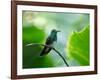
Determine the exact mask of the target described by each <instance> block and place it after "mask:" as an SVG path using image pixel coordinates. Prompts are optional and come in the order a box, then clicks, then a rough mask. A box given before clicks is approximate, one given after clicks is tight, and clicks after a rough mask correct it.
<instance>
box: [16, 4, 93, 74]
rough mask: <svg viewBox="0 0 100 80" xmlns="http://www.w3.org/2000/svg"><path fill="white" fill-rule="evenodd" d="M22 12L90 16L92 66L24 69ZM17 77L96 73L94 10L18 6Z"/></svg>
mask: <svg viewBox="0 0 100 80" xmlns="http://www.w3.org/2000/svg"><path fill="white" fill-rule="evenodd" d="M22 10H32V11H49V12H73V13H88V14H90V26H91V28H90V44H91V46H90V53H91V54H90V66H79V67H63V68H42V69H41V68H40V69H39V68H38V69H36V68H34V69H22ZM17 37H18V38H17V43H18V45H17V75H28V74H45V73H62V72H82V71H94V10H93V9H78V8H60V7H44V6H26V5H17Z"/></svg>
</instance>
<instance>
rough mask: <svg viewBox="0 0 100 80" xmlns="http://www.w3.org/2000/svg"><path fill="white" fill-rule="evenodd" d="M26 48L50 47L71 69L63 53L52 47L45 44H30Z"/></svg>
mask: <svg viewBox="0 0 100 80" xmlns="http://www.w3.org/2000/svg"><path fill="white" fill-rule="evenodd" d="M26 46H46V47H48V48H51V49H53V50H54V51H55V52H56V53H57V54H58V55H59V56H60V57H61V58H62V60H63V61H64V63H65V64H66V66H68V67H69V65H68V63H67V61H66V60H65V58H64V57H63V56H62V55H61V53H60V52H59V51H58V50H56V49H55V48H54V47H51V46H49V45H45V44H41V43H30V44H27V45H26Z"/></svg>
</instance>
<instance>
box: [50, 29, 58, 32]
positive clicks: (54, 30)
mask: <svg viewBox="0 0 100 80" xmlns="http://www.w3.org/2000/svg"><path fill="white" fill-rule="evenodd" d="M57 32H60V31H59V30H56V29H53V30H52V31H51V33H57Z"/></svg>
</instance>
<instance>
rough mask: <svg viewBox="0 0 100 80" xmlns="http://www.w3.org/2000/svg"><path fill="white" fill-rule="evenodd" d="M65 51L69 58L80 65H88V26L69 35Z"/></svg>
mask: <svg viewBox="0 0 100 80" xmlns="http://www.w3.org/2000/svg"><path fill="white" fill-rule="evenodd" d="M67 50H68V55H69V58H74V59H75V60H77V62H79V64H80V65H89V26H86V27H85V28H84V29H82V30H81V31H79V32H73V33H72V34H71V35H70V37H69V40H68V42H67Z"/></svg>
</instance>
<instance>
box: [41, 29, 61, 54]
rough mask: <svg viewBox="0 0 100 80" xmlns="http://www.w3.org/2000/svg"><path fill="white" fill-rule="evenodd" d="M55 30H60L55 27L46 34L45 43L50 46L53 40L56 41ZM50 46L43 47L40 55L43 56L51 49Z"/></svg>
mask: <svg viewBox="0 0 100 80" xmlns="http://www.w3.org/2000/svg"><path fill="white" fill-rule="evenodd" d="M57 32H60V31H58V30H56V29H53V30H52V31H51V33H50V35H49V36H48V38H47V40H46V42H45V44H46V45H48V46H50V47H53V44H54V42H56V41H57ZM51 49H52V48H48V47H46V46H45V47H44V48H43V50H42V51H41V53H40V56H44V55H47V54H48V53H49V52H50V51H51Z"/></svg>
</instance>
